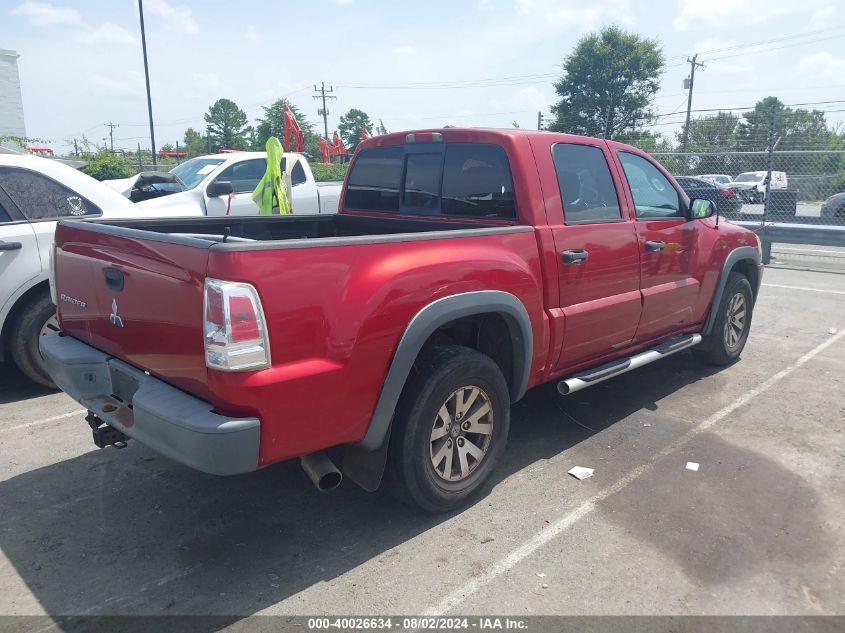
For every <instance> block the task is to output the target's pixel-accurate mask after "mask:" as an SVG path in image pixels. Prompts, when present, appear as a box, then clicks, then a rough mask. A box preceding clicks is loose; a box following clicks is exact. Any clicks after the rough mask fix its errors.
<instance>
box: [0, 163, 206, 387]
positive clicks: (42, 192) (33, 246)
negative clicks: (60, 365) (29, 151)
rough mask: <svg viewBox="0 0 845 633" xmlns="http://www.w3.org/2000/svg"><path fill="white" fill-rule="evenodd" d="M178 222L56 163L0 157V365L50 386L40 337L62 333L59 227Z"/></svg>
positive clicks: (183, 212) (165, 211)
mask: <svg viewBox="0 0 845 633" xmlns="http://www.w3.org/2000/svg"><path fill="white" fill-rule="evenodd" d="M175 215H189V213H188V212H187V210H185V209H182V210H181V212H179V213H177V212H174V211H170V210H159V211H157V210H153V209H141V208H140V206H139V205H137V204H134V203H133V202H130V201H129V200H127V199H126V198H124V197H123V196H121V195H120V194H118V193H117V192H116V191H113V190H111V189H109V188H108V187H104V186H103V184H102V183H100V182H97V181H96V180H94V179H93V178H91V177H90V176H87V175H85V174H83V173H82V172H80V171H77V170H76V169H73V168H72V167H68V166H67V165H63V164H61V163H59V162H57V161H54V160H50V159H47V158H38V157H37V156H28V155H5V154H0V361H2V360H3V359H4V357H5V356H6V355H8V356H11V357H12V358H13V359H14V361H15V363H16V364H17V366H18V367H19V368H20V370H21V371H22V372H23V373H24V374H25V375H26V376H27V377H28V378H31V379H32V380H34V381H35V382H37V383H40V384H42V385H45V386H53V382H52V381H51V380H50V376H49V375H48V374H47V371H46V369H45V368H44V364H43V361H42V359H41V354H40V353H39V351H38V338H39V337H40V336H42V335H44V334H48V333H50V332H52V331H56V330H57V329H58V323H57V322H56V316H55V315H56V306H55V305H53V302H52V301H51V299H50V288H49V281H48V273H49V270H50V254H51V250H52V247H53V234H54V233H55V232H56V223H57V222H58V221H59V220H61V219H62V218H80V217H83V218H90V217H103V218H112V219H114V218H137V217H165V216H167V217H169V216H175ZM194 215H200V214H199V213H195V214H194Z"/></svg>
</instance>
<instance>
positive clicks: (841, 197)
mask: <svg viewBox="0 0 845 633" xmlns="http://www.w3.org/2000/svg"><path fill="white" fill-rule="evenodd" d="M821 217H822V220H823V221H825V222H829V223H830V224H842V223H843V222H845V192H842V193H836V194H833V195H832V196H830V198H828V199H827V200H825V201H824V204H823V205H822V212H821Z"/></svg>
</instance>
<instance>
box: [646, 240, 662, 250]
mask: <svg viewBox="0 0 845 633" xmlns="http://www.w3.org/2000/svg"><path fill="white" fill-rule="evenodd" d="M664 248H666V242H664V241H663V240H648V241H647V242H646V243H645V249H646V250H647V251H648V252H649V253H656V252H657V251H662V250H663V249H664Z"/></svg>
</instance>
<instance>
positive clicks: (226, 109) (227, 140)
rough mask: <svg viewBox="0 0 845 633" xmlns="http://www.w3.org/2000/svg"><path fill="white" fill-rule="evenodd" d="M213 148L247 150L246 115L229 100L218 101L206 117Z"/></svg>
mask: <svg viewBox="0 0 845 633" xmlns="http://www.w3.org/2000/svg"><path fill="white" fill-rule="evenodd" d="M204 119H205V122H206V123H207V124H208V131H209V135H210V136H211V144H212V148H213V149H215V150H218V149H220V148H227V149H246V146H247V141H246V136H245V135H246V128H247V118H246V113H245V112H244V111H243V110H241V109H240V108H239V107H238V105H237V104H236V103H235V102H234V101H231V100H229V99H218V100H217V101H215V102H214V105H212V106H211V107H210V108H209V109H208V112H207V113H206V114H205V116H204Z"/></svg>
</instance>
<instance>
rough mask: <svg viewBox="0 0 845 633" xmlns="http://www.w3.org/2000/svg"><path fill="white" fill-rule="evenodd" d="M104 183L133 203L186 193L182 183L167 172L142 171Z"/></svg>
mask: <svg viewBox="0 0 845 633" xmlns="http://www.w3.org/2000/svg"><path fill="white" fill-rule="evenodd" d="M103 182H104V183H105V184H106V186H108V187H111V188H112V189H114V190H115V191H117V192H118V193H119V194H121V195H123V196H126V197H127V198H129V199H130V200H131V201H132V202H143V201H144V200H152V199H154V198H161V197H162V196H169V195H172V194H174V193H181V192H183V191H185V185H183V184H182V181H181V180H179V178H178V177H177V176H176V175H175V174H171V173H169V172H166V171H142V172H141V173H139V174H135V175H134V176H131V177H129V178H121V179H119V180H104V181H103Z"/></svg>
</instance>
